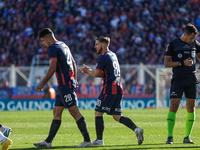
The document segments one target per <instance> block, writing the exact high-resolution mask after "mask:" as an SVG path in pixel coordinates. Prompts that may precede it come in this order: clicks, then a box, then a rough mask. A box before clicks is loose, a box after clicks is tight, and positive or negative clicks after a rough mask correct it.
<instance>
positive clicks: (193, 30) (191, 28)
mask: <svg viewBox="0 0 200 150" xmlns="http://www.w3.org/2000/svg"><path fill="white" fill-rule="evenodd" d="M184 32H185V33H187V34H188V35H190V34H192V33H194V34H195V35H197V34H198V30H197V28H196V27H195V26H194V25H193V24H191V23H188V24H187V26H186V27H185V28H184Z"/></svg>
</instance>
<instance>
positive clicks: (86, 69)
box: [78, 64, 92, 73]
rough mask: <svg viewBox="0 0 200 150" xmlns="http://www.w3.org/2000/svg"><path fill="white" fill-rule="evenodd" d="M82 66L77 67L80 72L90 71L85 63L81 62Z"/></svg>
mask: <svg viewBox="0 0 200 150" xmlns="http://www.w3.org/2000/svg"><path fill="white" fill-rule="evenodd" d="M83 66H84V67H83V68H78V69H79V70H80V71H81V72H82V73H88V71H92V69H91V68H90V67H88V66H86V65H85V64H83Z"/></svg>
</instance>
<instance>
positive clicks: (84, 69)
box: [78, 64, 101, 77]
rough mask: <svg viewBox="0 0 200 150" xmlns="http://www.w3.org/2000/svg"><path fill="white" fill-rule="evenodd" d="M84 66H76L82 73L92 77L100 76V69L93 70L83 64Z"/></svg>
mask: <svg viewBox="0 0 200 150" xmlns="http://www.w3.org/2000/svg"><path fill="white" fill-rule="evenodd" d="M83 66H84V67H82V68H78V69H79V70H80V71H81V72H82V73H86V74H88V75H90V76H93V77H101V71H99V70H95V71H93V70H92V69H91V68H90V67H89V66H87V65H85V64H83Z"/></svg>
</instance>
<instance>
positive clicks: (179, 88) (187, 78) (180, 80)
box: [170, 74, 199, 99]
mask: <svg viewBox="0 0 200 150" xmlns="http://www.w3.org/2000/svg"><path fill="white" fill-rule="evenodd" d="M198 83H199V81H198V78H197V75H196V74H173V76H172V80H171V89H170V98H182V95H183V92H184V93H185V97H186V98H190V99H196V98H197V84H198Z"/></svg>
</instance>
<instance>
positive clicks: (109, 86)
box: [96, 51, 123, 95]
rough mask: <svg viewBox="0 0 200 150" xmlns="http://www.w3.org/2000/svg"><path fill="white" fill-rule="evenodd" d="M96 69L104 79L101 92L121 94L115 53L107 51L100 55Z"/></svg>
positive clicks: (121, 89)
mask: <svg viewBox="0 0 200 150" xmlns="http://www.w3.org/2000/svg"><path fill="white" fill-rule="evenodd" d="M96 70H99V71H101V72H102V77H103V81H104V83H103V89H102V94H113V95H123V88H122V84H121V79H120V67H119V62H118V59H117V56H116V54H115V53H113V52H111V51H107V52H105V53H104V54H103V55H100V56H99V58H98V64H97V67H96Z"/></svg>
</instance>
